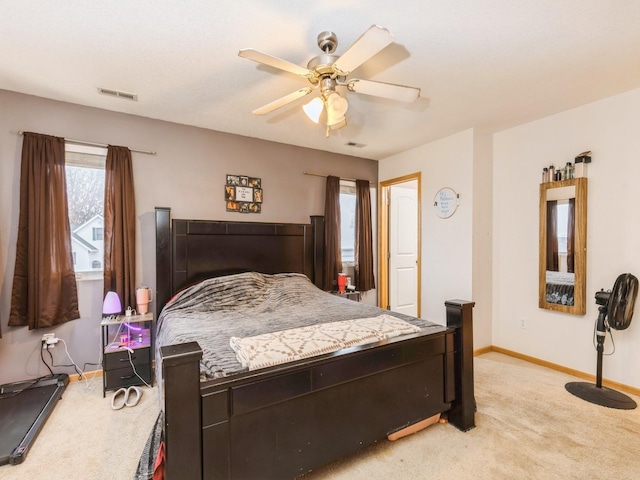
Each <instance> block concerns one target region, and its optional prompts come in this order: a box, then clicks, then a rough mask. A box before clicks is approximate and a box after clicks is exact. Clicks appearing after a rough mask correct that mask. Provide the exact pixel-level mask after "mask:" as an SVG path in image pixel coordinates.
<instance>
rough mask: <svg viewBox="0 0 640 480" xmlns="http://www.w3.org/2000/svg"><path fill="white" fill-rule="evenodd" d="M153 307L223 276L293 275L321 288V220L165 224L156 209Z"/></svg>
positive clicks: (167, 218)
mask: <svg viewBox="0 0 640 480" xmlns="http://www.w3.org/2000/svg"><path fill="white" fill-rule="evenodd" d="M155 210H156V295H157V297H156V301H157V303H156V306H157V310H158V311H157V313H158V314H159V313H160V311H161V310H162V307H163V306H164V305H165V304H166V303H167V302H168V301H169V299H170V298H171V296H172V295H173V294H174V293H175V292H176V291H178V290H179V289H180V288H183V287H185V286H187V285H189V284H191V283H194V282H196V281H199V280H202V279H204V278H206V277H208V276H212V275H215V274H216V273H218V274H219V273H223V272H227V273H230V272H237V271H257V272H261V273H270V274H273V273H283V272H296V273H303V274H305V275H307V276H308V277H309V278H310V279H311V281H312V282H313V283H314V284H315V285H316V286H318V287H320V288H322V280H323V278H322V263H323V255H324V217H322V216H312V217H311V223H309V224H301V223H260V222H226V221H213V220H181V219H173V220H172V219H171V209H170V208H165V207H156V209H155Z"/></svg>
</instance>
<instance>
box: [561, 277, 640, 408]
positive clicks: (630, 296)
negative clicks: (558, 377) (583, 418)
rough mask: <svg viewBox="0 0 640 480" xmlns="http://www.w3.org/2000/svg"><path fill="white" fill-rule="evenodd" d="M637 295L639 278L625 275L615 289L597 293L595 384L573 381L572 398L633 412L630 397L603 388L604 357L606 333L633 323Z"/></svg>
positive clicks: (566, 386)
mask: <svg viewBox="0 0 640 480" xmlns="http://www.w3.org/2000/svg"><path fill="white" fill-rule="evenodd" d="M637 295H638V279H637V278H636V277H634V276H633V275H631V274H630V273H623V274H621V275H620V276H618V278H617V279H616V282H615V284H614V285H613V290H611V291H607V292H605V291H604V290H600V291H599V292H596V295H595V297H596V304H597V305H600V307H599V308H598V311H599V312H600V313H599V314H598V319H597V320H596V325H595V335H596V343H597V346H596V351H597V352H598V363H597V368H596V384H595V385H594V384H592V383H588V382H570V383H567V384H566V385H565V388H566V389H567V390H568V391H569V392H570V393H572V394H573V395H575V396H577V397H580V398H582V399H583V400H586V401H587V402H591V403H595V404H597V405H602V406H603V407H609V408H618V409H622V410H633V409H634V408H636V406H637V404H636V402H635V401H634V400H633V399H631V398H629V397H628V396H627V395H625V394H623V393H620V392H618V391H616V390H613V389H611V388H607V387H603V386H602V356H603V352H604V341H605V338H606V335H607V332H609V333H611V328H613V329H614V330H624V329H625V328H627V327H628V326H629V324H630V323H631V317H633V307H634V305H635V303H636V296H637Z"/></svg>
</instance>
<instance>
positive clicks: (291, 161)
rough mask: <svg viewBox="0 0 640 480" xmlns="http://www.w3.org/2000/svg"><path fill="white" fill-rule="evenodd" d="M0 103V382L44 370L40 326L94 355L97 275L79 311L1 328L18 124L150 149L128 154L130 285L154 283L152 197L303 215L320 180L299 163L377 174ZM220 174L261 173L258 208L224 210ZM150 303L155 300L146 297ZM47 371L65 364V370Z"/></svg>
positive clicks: (179, 206) (156, 128) (254, 143)
mask: <svg viewBox="0 0 640 480" xmlns="http://www.w3.org/2000/svg"><path fill="white" fill-rule="evenodd" d="M117 101H119V100H117V99H114V102H117ZM0 111H1V112H2V115H0V168H1V171H2V174H1V175H0V322H1V325H2V335H3V337H2V338H0V384H1V383H5V382H10V381H15V380H23V379H26V378H30V377H34V376H37V375H44V374H46V373H48V371H47V370H46V368H45V367H44V366H43V365H42V363H41V360H40V350H39V347H40V338H41V337H42V333H46V332H49V331H53V332H55V333H56V334H57V335H58V336H59V337H61V338H63V339H64V340H65V341H66V342H67V343H68V345H69V351H70V353H71V356H72V357H73V358H74V360H75V361H76V362H77V363H79V364H80V366H81V367H82V364H83V363H84V362H97V361H98V358H99V330H100V329H99V321H100V317H101V313H100V312H101V305H102V281H82V282H79V287H78V288H79V302H80V314H81V318H80V319H78V320H74V321H72V322H68V323H66V324H64V325H61V326H59V327H56V328H54V329H45V330H34V331H29V330H28V329H27V328H26V327H11V328H9V327H7V322H8V317H9V308H10V299H11V285H12V281H13V268H14V263H15V242H16V237H17V228H18V203H19V185H20V154H21V148H22V137H20V136H19V135H17V133H16V132H17V130H24V131H33V132H38V133H44V134H50V135H58V136H63V137H66V138H72V139H79V140H89V141H95V142H99V143H110V144H113V145H125V146H128V147H130V148H139V149H144V150H155V151H157V155H153V156H152V155H145V154H142V153H133V155H132V156H133V170H134V178H135V184H136V185H135V196H136V215H137V218H138V228H137V230H136V257H137V265H136V269H137V275H136V276H137V282H136V284H137V285H146V286H149V287H151V288H153V289H154V291H155V223H154V207H156V206H161V207H171V208H172V214H173V215H174V217H176V218H193V219H215V220H237V221H261V222H289V223H308V222H309V216H310V215H319V214H320V215H321V214H322V213H323V212H324V191H325V183H326V181H325V179H324V178H322V177H317V176H309V175H304V174H303V172H304V171H312V172H318V173H322V174H331V175H336V176H340V177H343V178H361V179H366V180H369V181H370V182H371V184H372V186H375V185H377V180H378V179H377V169H378V166H377V162H375V161H373V160H367V159H363V158H358V157H350V156H345V155H336V154H331V153H327V152H322V151H319V150H309V149H305V148H300V147H293V146H290V145H284V144H279V143H273V142H265V141H262V140H258V139H254V138H248V137H241V136H237V135H229V134H224V133H220V132H215V131H211V130H204V129H200V128H194V127H188V126H185V125H178V124H173V123H169V122H162V121H158V120H152V119H148V118H142V117H136V116H133V115H124V114H119V113H114V112H110V111H107V110H100V109H95V108H88V107H82V106H79V105H72V104H69V103H63V102H56V101H52V100H46V99H43V98H38V97H33V96H29V95H22V94H18V93H13V92H7V91H3V90H0ZM248 121H254V119H252V118H248ZM318 135H322V132H321V131H319V132H318ZM226 174H242V175H249V176H252V177H260V178H262V186H263V190H264V203H263V205H262V213H261V214H260V215H256V214H239V213H230V212H226V211H225V202H224V183H225V175H226ZM374 205H375V203H374ZM374 215H375V212H374ZM374 238H375V237H374ZM371 300H375V295H367V301H371ZM152 308H153V309H154V310H155V309H156V308H157V306H156V305H155V304H152ZM53 353H54V357H55V360H56V362H57V363H68V362H67V359H66V358H65V357H64V349H62V348H55V349H54V352H53ZM92 368H94V367H92ZM56 371H58V372H59V371H68V372H69V373H72V370H69V369H66V370H62V369H57V370H56Z"/></svg>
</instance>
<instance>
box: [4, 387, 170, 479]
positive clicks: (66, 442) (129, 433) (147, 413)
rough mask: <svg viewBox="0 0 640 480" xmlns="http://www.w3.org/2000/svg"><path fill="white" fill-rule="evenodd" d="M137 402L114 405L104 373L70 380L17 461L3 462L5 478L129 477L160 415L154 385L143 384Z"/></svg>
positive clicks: (131, 475) (131, 476)
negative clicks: (116, 407)
mask: <svg viewBox="0 0 640 480" xmlns="http://www.w3.org/2000/svg"><path fill="white" fill-rule="evenodd" d="M142 391H143V394H142V398H141V399H140V402H139V403H138V405H136V406H135V407H124V408H123V409H122V410H112V409H111V395H112V393H113V392H107V396H106V398H102V378H101V377H97V378H95V379H94V380H92V381H91V382H90V383H89V384H88V385H87V382H72V383H70V384H69V385H68V386H67V388H66V389H65V391H64V394H63V396H62V399H61V400H60V401H59V402H58V405H57V406H56V407H55V409H54V410H53V412H52V413H51V416H50V417H49V419H48V420H47V422H46V424H45V426H44V428H43V429H42V431H41V432H40V435H39V436H38V438H37V439H36V441H35V442H34V444H33V446H32V447H31V450H30V451H29V453H28V454H27V457H26V459H25V461H24V462H23V463H21V464H19V465H4V466H2V467H0V479H2V480H14V479H16V480H18V479H20V480H27V479H29V480H30V479H46V480H58V479H60V480H62V479H65V480H98V479H99V480H102V479H114V480H116V479H117V480H120V479H131V478H133V474H134V473H135V469H136V467H137V466H138V458H139V457H140V454H141V452H142V449H143V448H144V444H145V442H146V440H147V437H148V435H149V432H151V428H152V427H153V424H154V422H155V420H156V417H157V416H158V412H159V405H158V396H157V389H156V388H148V387H144V388H142Z"/></svg>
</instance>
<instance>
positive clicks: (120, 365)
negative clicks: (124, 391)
mask: <svg viewBox="0 0 640 480" xmlns="http://www.w3.org/2000/svg"><path fill="white" fill-rule="evenodd" d="M100 328H101V330H102V332H101V336H102V353H103V357H102V396H103V397H104V396H105V393H106V391H107V390H117V389H118V388H121V387H129V386H131V385H142V384H143V383H144V382H146V383H147V384H149V385H151V386H153V372H152V368H151V361H152V356H153V329H154V325H153V313H146V314H144V315H131V316H129V317H127V316H125V315H117V316H116V317H110V318H105V319H103V320H102V322H100ZM136 373H137V375H136Z"/></svg>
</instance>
